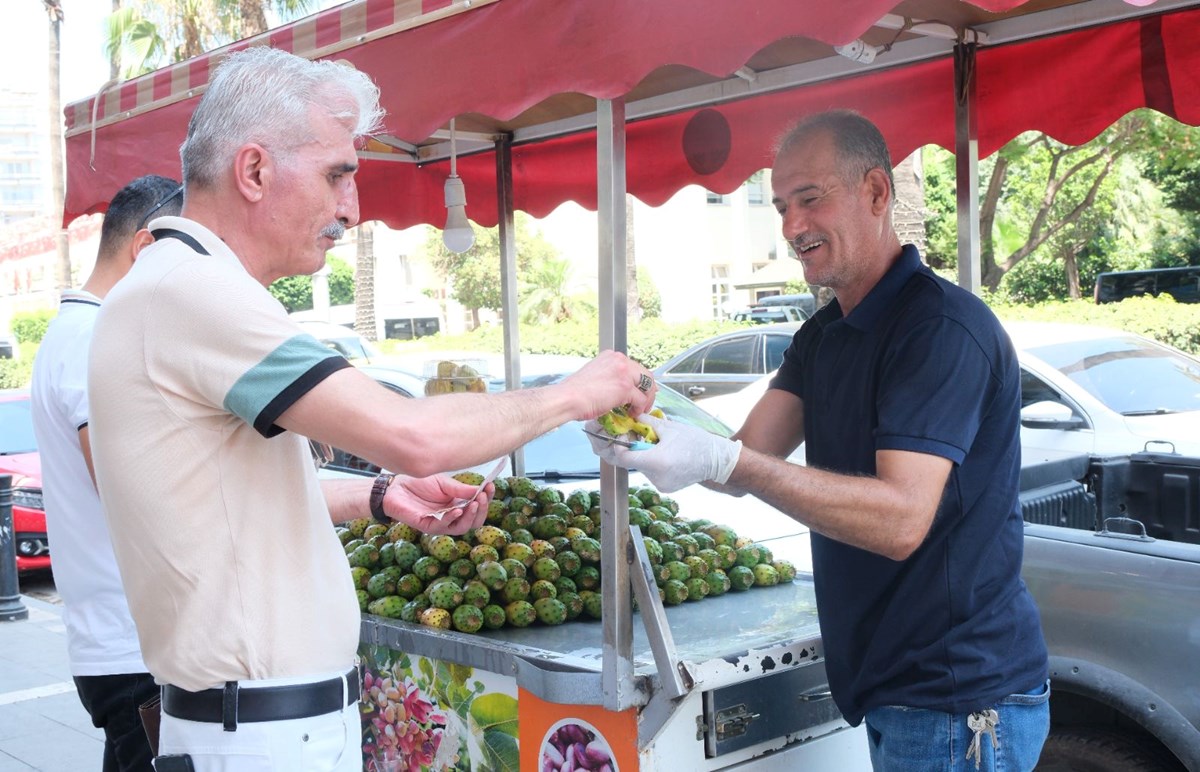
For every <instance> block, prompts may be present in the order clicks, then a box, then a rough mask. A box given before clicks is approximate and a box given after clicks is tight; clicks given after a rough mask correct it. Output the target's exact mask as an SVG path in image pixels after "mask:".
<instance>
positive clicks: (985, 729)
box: [967, 708, 1000, 769]
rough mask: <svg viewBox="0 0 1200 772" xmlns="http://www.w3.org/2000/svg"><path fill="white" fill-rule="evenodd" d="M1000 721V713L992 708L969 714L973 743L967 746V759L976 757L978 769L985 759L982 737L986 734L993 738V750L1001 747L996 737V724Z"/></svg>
mask: <svg viewBox="0 0 1200 772" xmlns="http://www.w3.org/2000/svg"><path fill="white" fill-rule="evenodd" d="M999 723H1000V714H999V713H997V712H996V711H994V710H992V709H991V708H988V709H987V710H983V711H980V712H978V713H972V714H971V715H969V716H967V728H968V729H970V730H971V732H972V735H971V745H970V747H969V748H967V761H970V760H971V757H974V758H975V768H976V769H979V765H980V763H981V762H982V761H983V752H982V748H980V738H981V737H983V735H985V734H986V735H988V737H990V738H991V740H992V750H999V749H1000V741H999V739H997V738H996V725H997V724H999Z"/></svg>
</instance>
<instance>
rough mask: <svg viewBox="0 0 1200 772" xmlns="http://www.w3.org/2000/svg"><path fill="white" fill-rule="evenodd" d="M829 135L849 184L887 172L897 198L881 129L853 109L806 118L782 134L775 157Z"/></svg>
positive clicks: (890, 161)
mask: <svg viewBox="0 0 1200 772" xmlns="http://www.w3.org/2000/svg"><path fill="white" fill-rule="evenodd" d="M820 133H828V134H829V136H830V137H832V138H833V144H834V147H835V148H836V149H837V154H838V162H839V165H840V166H841V168H842V173H843V176H844V177H845V178H846V180H847V182H857V181H858V179H859V178H861V177H865V176H866V174H867V172H869V171H870V170H871V169H874V168H875V167H879V168H880V169H883V171H884V172H886V173H887V178H888V189H889V190H890V192H891V194H892V197H893V198H895V196H896V181H895V179H893V177H892V158H891V155H890V154H889V153H888V148H887V142H885V141H884V139H883V134H881V133H880V131H879V128H878V127H877V126H876V125H875V124H874V123H871V121H869V120H867V119H866V118H864V117H863V116H862V115H860V114H859V113H856V112H855V111H853V110H829V111H827V112H823V113H817V114H815V115H810V116H808V117H807V118H804V119H803V120H801V121H800V122H799V123H797V124H796V125H795V126H793V127H792V128H791V129H789V130H788V132H787V133H786V134H784V135H783V139H781V140H780V141H779V143H778V145H777V148H776V153H775V154H776V156H779V155H781V154H782V153H784V152H786V151H788V150H791V149H792V147H794V146H795V145H797V144H799V143H800V142H801V141H802V140H804V139H807V138H808V137H811V136H812V135H814V134H820Z"/></svg>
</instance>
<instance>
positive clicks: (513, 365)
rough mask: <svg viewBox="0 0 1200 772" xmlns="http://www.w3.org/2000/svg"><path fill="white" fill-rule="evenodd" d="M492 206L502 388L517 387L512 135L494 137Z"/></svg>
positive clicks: (521, 456)
mask: <svg viewBox="0 0 1200 772" xmlns="http://www.w3.org/2000/svg"><path fill="white" fill-rule="evenodd" d="M496 206H497V208H498V210H499V211H498V214H499V224H500V307H501V308H502V309H504V372H505V373H506V375H505V379H506V380H505V388H506V389H508V390H509V391H513V390H516V389H519V388H521V335H520V332H521V331H520V319H519V318H518V317H519V314H518V312H517V237H516V228H515V222H514V217H515V215H514V207H513V169H512V138H511V137H505V138H504V139H499V140H496ZM512 470H513V471H512V473H513V476H515V477H520V476H522V475H524V474H525V449H524V448H517V449H516V450H514V451H513V453H512Z"/></svg>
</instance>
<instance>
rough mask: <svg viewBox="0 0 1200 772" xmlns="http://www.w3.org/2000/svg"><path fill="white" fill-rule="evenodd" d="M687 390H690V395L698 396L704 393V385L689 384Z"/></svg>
mask: <svg viewBox="0 0 1200 772" xmlns="http://www.w3.org/2000/svg"><path fill="white" fill-rule="evenodd" d="M687 392H688V396H689V397H698V396H700V395H701V394H703V393H704V387H703V386H688V390H687Z"/></svg>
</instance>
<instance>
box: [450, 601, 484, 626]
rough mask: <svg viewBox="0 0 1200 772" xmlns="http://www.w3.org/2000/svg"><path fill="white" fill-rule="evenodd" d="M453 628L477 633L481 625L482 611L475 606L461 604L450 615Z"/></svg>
mask: <svg viewBox="0 0 1200 772" xmlns="http://www.w3.org/2000/svg"><path fill="white" fill-rule="evenodd" d="M451 621H452V622H453V623H454V629H455V630H461V631H462V632H464V633H477V632H479V630H480V628H482V627H483V612H482V611H481V610H480V609H479V608H478V607H477V606H471V605H462V606H459V607H458V608H456V609H454V613H453V614H452V615H451Z"/></svg>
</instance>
